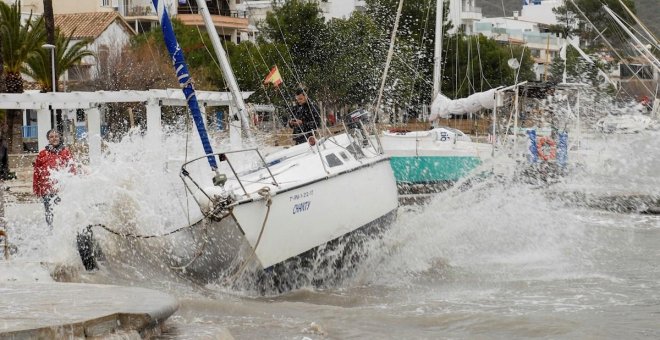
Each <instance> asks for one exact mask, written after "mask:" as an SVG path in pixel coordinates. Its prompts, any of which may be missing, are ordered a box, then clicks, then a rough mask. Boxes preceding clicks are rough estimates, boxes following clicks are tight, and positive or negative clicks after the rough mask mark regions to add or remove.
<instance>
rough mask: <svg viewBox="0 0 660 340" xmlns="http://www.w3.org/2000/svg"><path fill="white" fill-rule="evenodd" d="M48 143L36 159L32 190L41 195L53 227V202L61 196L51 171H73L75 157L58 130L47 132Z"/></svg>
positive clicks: (57, 200) (49, 223)
mask: <svg viewBox="0 0 660 340" xmlns="http://www.w3.org/2000/svg"><path fill="white" fill-rule="evenodd" d="M46 137H47V138H48V145H46V147H45V148H44V149H43V150H41V151H40V152H39V155H37V158H36V160H35V161H34V175H33V178H32V190H33V191H34V194H35V195H37V196H39V197H41V199H42V200H43V202H44V208H45V209H46V223H48V226H49V227H51V228H52V227H53V204H57V203H58V202H59V201H60V198H59V197H58V196H57V190H56V189H55V187H54V184H55V183H54V182H53V180H51V179H50V172H51V171H53V170H54V171H57V170H60V169H63V168H64V167H66V166H69V167H71V171H72V172H73V171H74V170H73V163H72V162H73V157H71V152H70V151H69V149H67V148H66V147H65V146H64V145H63V144H62V143H61V142H60V134H59V132H57V130H49V131H48V132H47V133H46Z"/></svg>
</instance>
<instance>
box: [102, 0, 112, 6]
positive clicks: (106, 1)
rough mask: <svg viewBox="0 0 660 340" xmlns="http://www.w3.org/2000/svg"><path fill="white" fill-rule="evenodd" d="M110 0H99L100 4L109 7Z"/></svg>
mask: <svg viewBox="0 0 660 340" xmlns="http://www.w3.org/2000/svg"><path fill="white" fill-rule="evenodd" d="M111 2H112V0H101V6H103V7H110V6H111V5H112V4H111Z"/></svg>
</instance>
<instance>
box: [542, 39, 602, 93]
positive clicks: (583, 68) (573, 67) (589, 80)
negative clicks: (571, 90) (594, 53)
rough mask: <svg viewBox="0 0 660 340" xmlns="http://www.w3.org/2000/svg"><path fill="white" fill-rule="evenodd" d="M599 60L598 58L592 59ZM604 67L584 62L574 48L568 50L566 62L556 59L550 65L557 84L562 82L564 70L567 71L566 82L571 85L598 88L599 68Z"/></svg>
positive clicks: (553, 78) (597, 63)
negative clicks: (589, 85) (588, 85)
mask: <svg viewBox="0 0 660 340" xmlns="http://www.w3.org/2000/svg"><path fill="white" fill-rule="evenodd" d="M592 60H598V58H592ZM603 66H604V65H601V64H599V62H596V63H593V64H592V63H589V62H588V61H586V60H584V58H582V56H581V55H580V53H579V52H578V51H577V50H576V49H575V48H573V47H571V46H568V47H567V49H566V61H565V62H564V60H562V59H561V58H560V57H556V58H555V59H554V60H553V61H552V64H551V65H550V74H551V78H552V80H553V81H555V82H562V81H563V75H564V70H566V81H567V82H569V83H584V84H591V85H593V86H598V85H599V84H600V82H601V80H600V79H599V78H598V68H599V67H600V68H602V67H603Z"/></svg>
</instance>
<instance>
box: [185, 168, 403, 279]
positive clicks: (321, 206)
mask: <svg viewBox="0 0 660 340" xmlns="http://www.w3.org/2000/svg"><path fill="white" fill-rule="evenodd" d="M396 190H397V189H396V185H395V181H394V178H393V174H392V171H391V169H390V165H389V162H388V159H387V158H382V160H381V161H378V162H375V163H371V164H365V166H363V167H360V168H356V169H353V170H352V171H348V172H345V173H339V174H334V175H331V176H328V177H325V178H322V179H319V180H317V181H314V182H311V183H307V184H306V185H304V186H300V187H294V188H290V189H287V190H284V191H281V192H275V193H274V194H273V195H272V196H271V197H270V200H271V205H270V207H268V205H267V204H266V202H267V201H268V200H267V197H261V196H259V197H255V198H254V199H252V200H247V201H243V202H238V204H237V205H236V206H234V207H233V209H232V213H231V214H230V215H228V216H226V217H225V218H222V219H220V220H212V219H211V218H205V219H203V220H201V221H199V222H197V223H196V224H195V225H193V226H192V227H191V228H189V229H188V230H186V231H184V232H181V233H178V234H174V235H172V237H173V238H175V239H176V240H173V242H172V243H173V244H177V245H178V246H177V248H176V249H173V251H174V257H173V258H176V259H177V261H178V262H180V263H185V264H187V265H186V266H185V267H186V268H185V273H186V274H187V275H190V276H191V277H193V278H196V279H198V280H202V281H205V282H211V281H214V280H217V279H219V278H222V277H227V276H228V275H233V274H235V273H236V272H237V271H238V270H243V269H242V268H241V267H242V266H244V263H245V262H246V261H247V262H251V263H253V264H254V265H255V266H256V268H257V269H268V268H271V267H273V266H274V265H277V264H281V263H284V262H286V261H291V260H292V259H293V258H296V257H298V256H300V255H302V254H308V253H309V252H312V253H313V252H315V249H318V247H324V246H326V245H327V244H328V242H334V241H336V240H340V239H342V238H343V237H346V235H350V234H353V233H354V232H356V231H359V230H372V228H374V226H378V227H379V228H380V227H382V226H383V225H384V224H386V223H389V222H391V221H392V219H393V216H396V213H395V212H396V209H397V207H398V202H397V198H396V197H397V196H396ZM259 235H261V237H260V236H259ZM293 261H297V260H293ZM239 268H241V269H239Z"/></svg>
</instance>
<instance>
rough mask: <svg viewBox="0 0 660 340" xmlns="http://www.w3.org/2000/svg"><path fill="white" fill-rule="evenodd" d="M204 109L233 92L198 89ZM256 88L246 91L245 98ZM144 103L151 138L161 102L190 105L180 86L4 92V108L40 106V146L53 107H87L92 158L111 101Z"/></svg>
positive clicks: (226, 102) (157, 128) (223, 102)
mask: <svg viewBox="0 0 660 340" xmlns="http://www.w3.org/2000/svg"><path fill="white" fill-rule="evenodd" d="M196 93H197V101H198V103H199V107H200V110H201V111H202V113H204V110H205V108H206V106H229V107H230V109H231V110H233V104H232V103H233V102H234V101H233V100H232V98H231V94H230V93H229V92H211V91H196ZM252 93H253V92H242V96H243V98H244V99H245V98H247V97H249V96H250V95H251V94H252ZM140 102H141V103H144V104H145V107H146V113H147V138H154V139H155V138H159V137H160V134H161V131H162V128H161V120H160V117H161V106H187V102H186V99H185V98H184V96H183V92H182V91H181V90H180V89H164V90H147V91H132V90H122V91H96V92H47V93H36V92H35V93H17V94H16V93H0V109H11V110H36V111H37V138H38V145H39V150H41V149H43V148H44V147H45V146H46V145H47V144H48V140H47V139H46V132H48V130H50V127H51V125H52V121H51V115H50V110H51V109H52V110H57V109H61V110H77V109H82V110H85V113H86V115H87V133H88V143H89V158H90V162H94V161H95V160H96V158H97V157H100V155H101V111H100V107H101V106H102V105H103V104H108V103H140Z"/></svg>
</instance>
